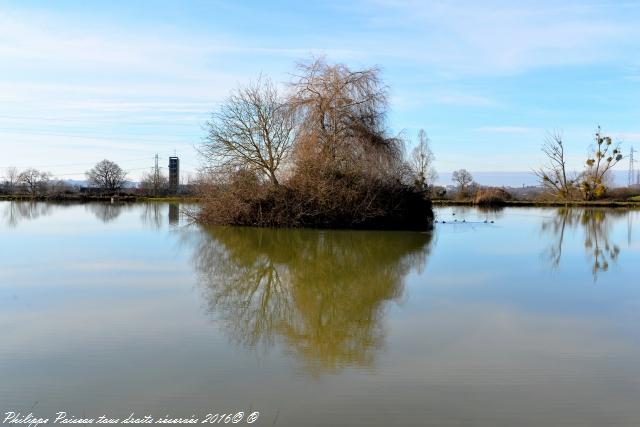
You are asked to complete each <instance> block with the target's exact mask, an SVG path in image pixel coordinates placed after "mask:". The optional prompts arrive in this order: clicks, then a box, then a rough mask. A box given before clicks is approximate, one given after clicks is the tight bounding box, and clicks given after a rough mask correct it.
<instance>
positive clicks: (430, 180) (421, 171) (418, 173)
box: [409, 129, 438, 191]
mask: <svg viewBox="0 0 640 427" xmlns="http://www.w3.org/2000/svg"><path fill="white" fill-rule="evenodd" d="M434 160H435V156H434V155H433V152H432V151H431V147H429V137H427V133H426V132H425V131H424V129H420V131H419V132H418V145H417V146H416V147H414V149H413V150H412V151H411V158H410V159H409V164H410V166H411V170H412V172H413V174H414V180H415V183H416V186H417V187H418V188H419V189H420V190H423V191H424V190H427V189H430V188H431V187H432V186H433V184H434V182H435V180H436V179H437V177H438V174H437V173H436V170H435V168H434V167H433V161H434Z"/></svg>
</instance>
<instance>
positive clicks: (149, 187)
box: [140, 172, 169, 196]
mask: <svg viewBox="0 0 640 427" xmlns="http://www.w3.org/2000/svg"><path fill="white" fill-rule="evenodd" d="M168 188H169V179H168V178H167V177H166V175H163V174H161V173H157V174H156V173H154V172H149V173H146V174H144V175H143V176H142V179H141V180H140V189H142V190H143V191H144V192H145V193H150V194H153V195H154V196H157V195H158V194H160V193H162V192H163V191H165V190H167V189H168Z"/></svg>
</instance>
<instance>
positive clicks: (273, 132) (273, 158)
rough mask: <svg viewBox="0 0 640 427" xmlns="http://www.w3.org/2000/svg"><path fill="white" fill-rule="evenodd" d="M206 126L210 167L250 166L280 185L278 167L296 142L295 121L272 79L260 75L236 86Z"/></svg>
mask: <svg viewBox="0 0 640 427" xmlns="http://www.w3.org/2000/svg"><path fill="white" fill-rule="evenodd" d="M205 126H206V128H207V136H206V141H205V144H204V145H203V146H202V147H201V149H200V152H201V154H202V155H203V156H204V158H205V160H206V161H207V163H208V165H209V166H227V167H231V168H232V169H235V170H237V169H249V170H252V171H256V172H259V173H261V174H263V175H264V176H266V177H267V178H268V179H269V180H270V181H271V183H272V184H273V185H274V186H277V185H278V177H277V174H278V170H279V168H280V167H281V166H282V164H283V162H284V161H285V160H286V157H287V155H288V154H289V152H290V150H291V146H292V144H293V139H294V138H293V137H294V127H295V120H294V114H293V113H292V110H291V109H290V108H289V104H288V103H287V102H286V101H285V100H284V98H283V97H282V96H280V94H279V93H278V90H277V89H276V87H275V86H274V84H273V83H272V82H271V81H270V80H269V79H266V78H262V77H261V78H259V79H258V80H257V81H256V82H254V83H251V84H249V85H248V86H244V87H240V88H238V89H236V90H235V92H233V93H232V94H231V96H229V97H228V98H227V100H226V101H225V102H224V103H223V104H222V105H221V106H220V108H219V109H218V110H217V111H215V112H214V113H213V114H212V115H211V120H210V121H208V122H207V123H206V125H205Z"/></svg>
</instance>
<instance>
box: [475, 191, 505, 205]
mask: <svg viewBox="0 0 640 427" xmlns="http://www.w3.org/2000/svg"><path fill="white" fill-rule="evenodd" d="M508 200H511V194H509V193H508V192H507V191H505V190H504V189H502V188H481V189H479V190H478V191H477V192H476V195H475V197H474V199H473V203H474V204H476V205H503V204H505V202H507V201H508Z"/></svg>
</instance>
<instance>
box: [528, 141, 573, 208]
mask: <svg viewBox="0 0 640 427" xmlns="http://www.w3.org/2000/svg"><path fill="white" fill-rule="evenodd" d="M542 152H543V153H544V155H545V156H546V158H547V165H545V166H542V167H541V168H540V169H538V170H537V171H535V174H536V176H537V177H538V178H539V179H540V183H541V184H542V187H543V188H545V190H547V192H549V193H550V194H552V195H553V196H555V197H557V198H559V199H562V200H566V199H571V198H572V197H573V196H574V194H575V192H576V179H577V178H576V177H575V176H571V175H570V174H569V173H568V171H567V162H566V158H565V152H564V143H563V141H562V135H561V134H560V133H559V132H554V133H551V134H549V135H548V136H547V137H546V138H545V142H544V144H543V145H542Z"/></svg>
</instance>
